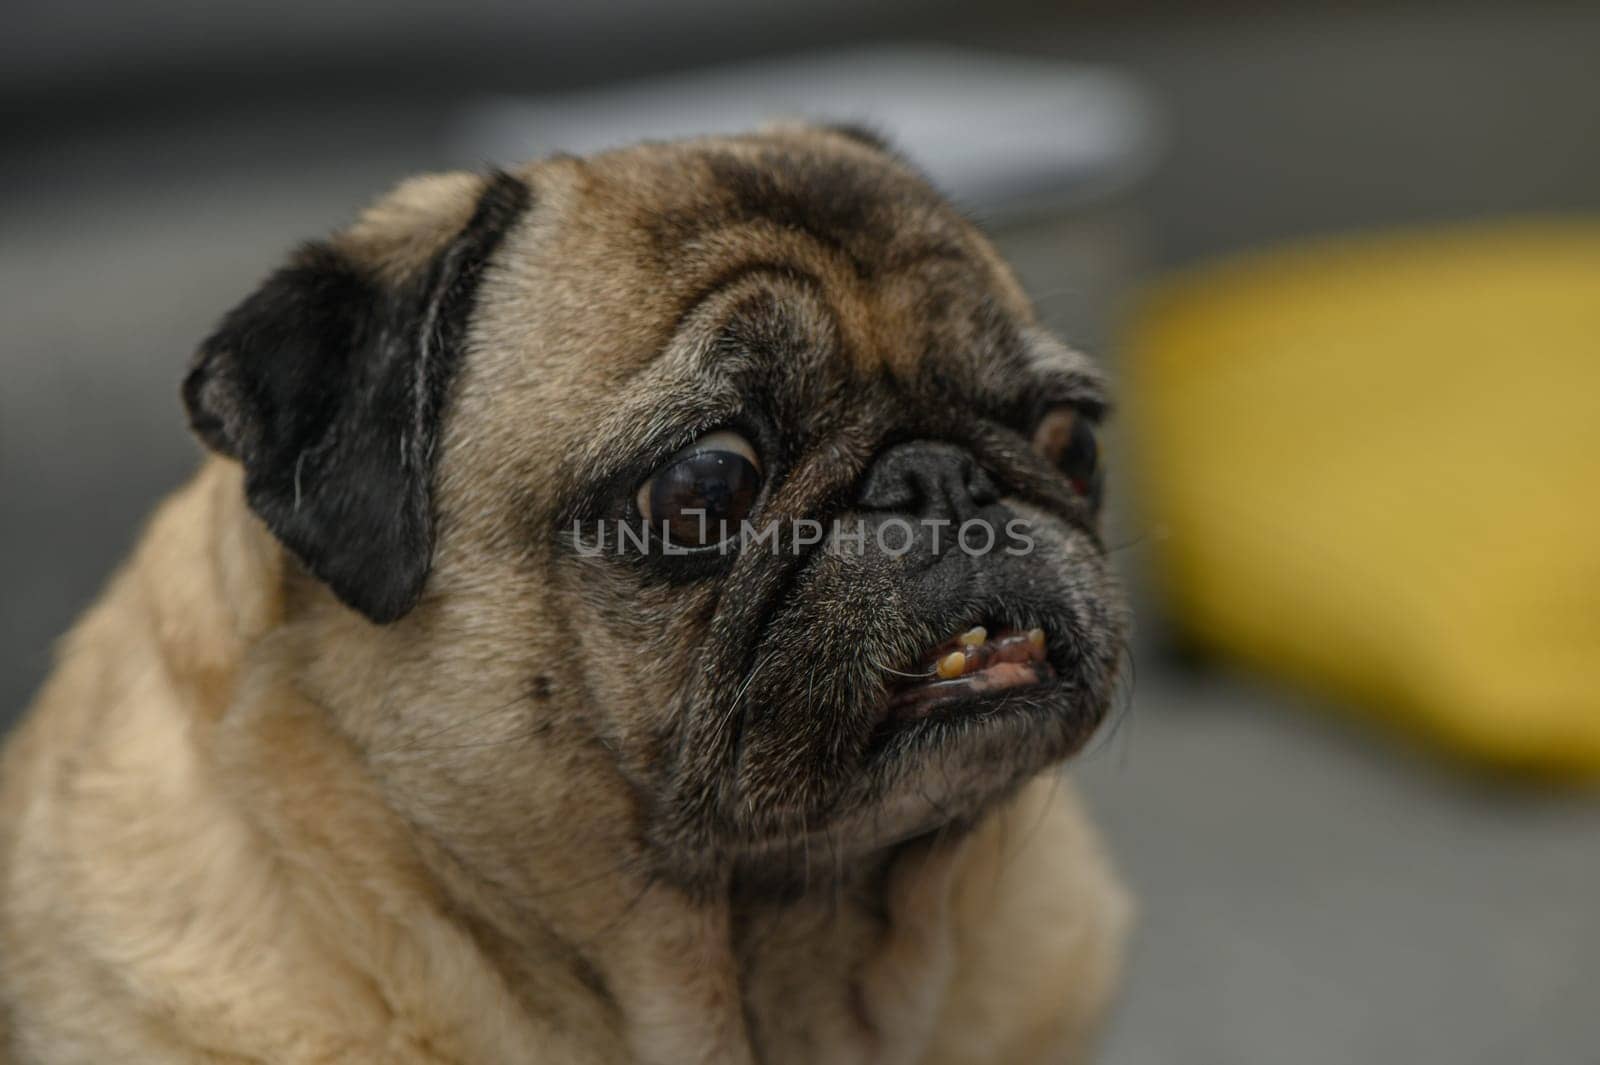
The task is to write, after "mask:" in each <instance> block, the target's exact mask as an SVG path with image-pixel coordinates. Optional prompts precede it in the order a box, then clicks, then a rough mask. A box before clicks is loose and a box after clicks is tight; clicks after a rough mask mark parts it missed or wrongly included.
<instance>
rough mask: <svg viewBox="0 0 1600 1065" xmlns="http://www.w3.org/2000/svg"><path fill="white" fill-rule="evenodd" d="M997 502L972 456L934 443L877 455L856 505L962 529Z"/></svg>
mask: <svg viewBox="0 0 1600 1065" xmlns="http://www.w3.org/2000/svg"><path fill="white" fill-rule="evenodd" d="M997 498H999V492H998V491H996V490H995V486H994V482H993V481H991V480H990V479H989V475H988V474H987V473H985V472H984V471H983V467H981V466H979V465H978V460H977V459H976V458H975V457H973V454H972V452H970V451H967V450H966V449H965V448H960V447H957V446H956V445H954V444H947V443H943V442H941V441H934V440H912V441H909V442H907V443H904V444H896V445H895V446H894V447H891V448H889V449H888V450H887V451H885V452H884V453H883V454H881V455H879V456H878V458H877V461H876V462H874V463H873V464H872V466H871V468H870V469H868V470H867V475H866V477H865V478H864V479H863V481H862V484H861V493H860V495H859V496H858V497H857V499H856V502H857V503H858V504H859V505H860V506H862V507H863V508H865V509H868V510H893V511H898V512H900V513H903V514H910V515H912V516H914V517H917V518H927V519H932V520H936V521H937V520H944V521H950V522H953V523H955V524H958V525H959V524H960V523H961V522H964V521H966V520H968V519H969V518H972V517H975V516H976V515H977V513H978V511H979V509H980V508H981V507H983V506H984V505H985V504H988V503H993V502H994V501H995V500H996V499H997Z"/></svg>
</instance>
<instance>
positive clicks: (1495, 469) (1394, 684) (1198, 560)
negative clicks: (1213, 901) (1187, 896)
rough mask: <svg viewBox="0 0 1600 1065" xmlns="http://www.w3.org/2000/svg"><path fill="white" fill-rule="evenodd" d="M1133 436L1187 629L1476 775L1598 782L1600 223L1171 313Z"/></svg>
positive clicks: (1475, 232)
mask: <svg viewBox="0 0 1600 1065" xmlns="http://www.w3.org/2000/svg"><path fill="white" fill-rule="evenodd" d="M1129 340H1130V342H1129V344H1128V345H1127V359H1128V379H1129V386H1130V387H1129V389H1128V404H1127V407H1128V417H1129V422H1130V424H1131V427H1132V432H1133V434H1134V437H1133V443H1134V445H1135V447H1136V452H1137V461H1138V464H1139V466H1140V473H1141V475H1142V482H1143V486H1144V489H1145V505H1146V508H1147V517H1148V518H1149V520H1150V521H1151V522H1152V523H1153V524H1154V525H1155V526H1156V527H1157V528H1160V529H1162V530H1163V531H1164V533H1165V535H1164V536H1163V537H1161V538H1160V540H1159V546H1158V548H1157V550H1158V552H1159V560H1160V563H1161V565H1162V568H1163V575H1164V577H1165V578H1166V587H1167V590H1168V592H1169V594H1170V596H1171V601H1172V605H1173V607H1174V613H1175V614H1176V617H1177V620H1178V622H1179V623H1180V625H1182V626H1183V628H1184V629H1185V631H1186V632H1187V633H1188V634H1189V635H1190V636H1192V637H1193V638H1194V639H1196V640H1197V641H1198V642H1199V643H1200V645H1201V646H1203V647H1206V648H1209V649H1211V650H1213V651H1216V652H1220V653H1222V654H1225V655H1230V656H1234V657H1238V658H1242V659H1245V660H1247V661H1249V662H1251V663H1252V664H1254V665H1257V666H1261V667H1265V668H1268V669H1270V670H1272V671H1274V672H1277V673H1280V674H1285V675H1289V676H1292V677H1295V678H1299V679H1303V680H1307V681H1312V682H1314V683H1316V684H1318V685H1319V686H1321V687H1323V688H1326V689H1329V690H1332V691H1334V692H1336V693H1337V694H1339V695H1340V696H1342V697H1344V698H1346V699H1348V700H1351V701H1353V702H1355V703H1357V704H1358V705H1364V706H1366V707H1369V708H1370V709H1371V710H1372V712H1373V713H1374V714H1376V715H1378V716H1379V717H1380V718H1382V719H1383V720H1386V721H1392V722H1394V723H1395V724H1398V725H1403V726H1406V727H1408V728H1409V729H1410V730H1411V731H1413V732H1414V733H1415V734H1418V735H1421V736H1423V737H1425V738H1427V739H1429V740H1431V741H1435V742H1441V743H1443V744H1445V745H1447V746H1448V747H1450V748H1451V749H1453V750H1455V751H1457V752H1460V753H1464V754H1467V755H1470V756H1472V757H1474V758H1477V759H1481V760H1486V761H1487V762H1489V763H1491V764H1493V765H1497V766H1502V767H1507V768H1512V769H1517V770H1529V771H1537V772H1544V773H1549V774H1558V775H1561V776H1569V777H1570V776H1575V775H1576V776H1584V777H1600V221H1570V220H1562V221H1550V222H1523V223H1516V224H1504V225H1496V226H1482V227H1472V228H1462V229H1453V230H1444V231H1435V232H1420V233H1408V234H1399V235H1394V236H1378V237H1361V238H1351V239H1346V240H1339V241H1333V242H1328V243H1325V244H1320V245H1312V246H1307V247H1302V248H1297V249H1292V250H1287V251H1280V252H1271V253H1266V254H1261V255H1255V256H1249V257H1244V258H1240V259H1238V260H1233V261H1230V262H1227V263H1224V264H1222V265H1219V266H1215V267H1211V268H1207V269H1203V270H1200V271H1198V272H1196V273H1194V274H1191V275H1188V276H1185V277H1182V278H1179V279H1177V280H1174V281H1172V282H1169V283H1167V284H1165V285H1163V286H1161V287H1159V288H1158V289H1157V290H1156V292H1155V293H1154V294H1153V295H1152V297H1151V299H1150V300H1149V301H1148V302H1147V303H1146V304H1145V305H1144V306H1143V308H1142V310H1141V313H1140V314H1139V316H1138V317H1137V318H1136V319H1135V322H1134V329H1133V332H1132V335H1131V337H1130V338H1129Z"/></svg>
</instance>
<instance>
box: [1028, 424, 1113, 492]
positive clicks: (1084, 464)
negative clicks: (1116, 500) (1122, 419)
mask: <svg viewBox="0 0 1600 1065" xmlns="http://www.w3.org/2000/svg"><path fill="white" fill-rule="evenodd" d="M1033 450H1034V451H1036V452H1038V453H1039V454H1040V455H1041V456H1043V457H1044V458H1045V459H1047V460H1048V461H1049V462H1051V463H1053V464H1054V465H1055V467H1056V468H1057V469H1059V470H1060V471H1061V472H1062V473H1063V474H1065V475H1066V478H1067V480H1068V481H1070V482H1072V488H1073V491H1075V492H1077V493H1078V494H1079V495H1081V496H1084V497H1086V498H1088V499H1090V500H1091V501H1094V502H1098V501H1099V498H1100V444H1099V442H1098V441H1097V440H1096V439H1095V435H1094V426H1093V425H1091V424H1090V423H1089V419H1087V418H1085V417H1084V416H1083V415H1082V414H1081V413H1080V412H1079V411H1077V410H1074V409H1073V408H1071V407H1056V408H1054V409H1053V410H1051V411H1049V412H1048V413H1046V414H1045V416H1044V417H1043V418H1041V419H1039V424H1038V426H1037V427H1035V429H1034V431H1033Z"/></svg>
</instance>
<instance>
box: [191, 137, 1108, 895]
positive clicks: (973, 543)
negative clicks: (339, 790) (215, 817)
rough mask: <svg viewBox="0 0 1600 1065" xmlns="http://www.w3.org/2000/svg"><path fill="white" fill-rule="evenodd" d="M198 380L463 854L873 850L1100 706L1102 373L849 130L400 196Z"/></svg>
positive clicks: (792, 861) (271, 301)
mask: <svg viewBox="0 0 1600 1065" xmlns="http://www.w3.org/2000/svg"><path fill="white" fill-rule="evenodd" d="M185 398H186V401H187V403H188V406H189V410H190V413H191V418H192V422H193V424H194V426H195V428H196V430H197V431H198V432H199V434H200V435H201V436H202V437H203V438H204V439H205V440H206V441H207V442H208V443H209V444H210V445H211V446H212V447H213V448H214V449H216V450H218V451H220V452H222V453H224V454H226V455H229V456H232V457H234V458H236V459H238V460H239V462H240V463H241V464H242V465H243V467H244V471H245V483H246V495H247V498H248V500H249V503H250V505H251V507H252V509H254V511H255V512H256V513H257V514H258V515H259V516H260V518H261V519H262V520H263V521H264V523H265V524H266V526H267V527H268V528H269V529H270V530H271V531H272V533H273V534H274V535H275V536H276V537H277V538H278V539H279V540H281V541H282V543H283V544H284V545H286V546H287V547H288V548H289V550H290V552H291V553H292V556H293V557H294V558H295V559H297V560H298V565H297V566H295V567H292V570H293V572H292V574H291V577H290V579H289V587H288V589H287V599H286V601H287V602H288V604H289V606H288V621H287V623H286V626H285V627H286V629H288V630H290V631H292V632H298V633H299V634H300V637H299V638H298V639H297V640H290V641H289V643H290V644H292V646H293V647H294V648H295V650H294V651H293V652H292V654H290V661H292V667H293V668H294V669H295V670H297V675H298V677H299V680H298V683H299V684H300V685H301V686H302V687H303V689H304V690H305V691H306V692H307V693H308V695H310V696H311V697H312V698H313V699H314V700H315V701H317V702H319V703H321V704H322V705H324V706H326V707H327V708H328V711H329V713H331V714H333V715H334V716H335V718H336V719H337V722H338V724H339V726H340V727H341V728H342V729H343V730H344V731H345V732H346V733H347V734H348V735H349V736H350V737H351V738H352V740H353V741H354V742H355V743H356V744H357V745H358V746H359V747H360V748H361V749H362V750H363V752H364V753H365V756H366V760H367V763H368V765H369V766H370V767H371V770H372V773H373V775H374V777H375V778H376V779H377V781H378V782H379V784H380V786H381V787H382V788H383V789H384V790H385V792H386V794H387V795H388V796H389V797H390V799H391V800H392V801H393V802H394V803H395V805H396V806H397V807H399V808H400V809H401V810H402V812H403V813H404V814H405V815H406V816H407V817H408V818H409V819H410V820H411V821H412V823H413V824H415V825H417V826H418V827H419V828H420V829H422V830H424V831H427V832H429V833H430V834H431V835H433V836H434V837H436V838H438V839H440V840H443V841H444V842H445V843H446V844H447V845H448V847H449V849H450V851H451V852H452V853H453V854H454V855H455V856H456V857H457V858H459V859H460V860H462V861H464V862H466V863H467V864H469V865H472V866H474V867H476V868H482V869H493V868H503V867H506V866H507V865H511V866H515V865H517V864H518V863H519V862H523V861H525V860H531V859H525V858H524V857H523V856H522V852H523V851H526V850H541V851H543V852H544V854H545V855H546V856H548V854H549V853H551V852H552V850H560V849H561V848H560V846H559V844H561V843H562V842H570V843H571V844H572V845H573V846H574V847H579V848H586V849H589V850H594V849H596V848H600V849H605V848H606V847H607V846H608V845H609V844H611V843H615V844H616V846H617V848H620V851H619V853H626V854H630V855H633V856H635V857H636V858H638V859H639V860H641V861H644V862H646V863H648V864H649V866H650V868H651V871H652V875H657V876H665V877H667V878H669V879H673V880H676V881H679V882H681V883H684V884H690V885H705V884H708V883H714V882H718V880H719V878H725V877H727V876H729V875H736V876H737V875H748V876H754V877H762V876H767V875H777V876H783V875H785V874H786V873H787V872H792V871H793V870H794V869H795V868H796V867H797V863H799V862H800V861H802V860H803V857H804V856H805V855H807V854H808V853H810V852H811V851H812V850H816V849H817V848H818V846H819V845H821V846H822V847H825V848H826V849H825V850H817V853H819V854H820V853H826V854H827V855H828V856H829V860H830V861H842V860H844V859H846V858H849V857H851V856H852V855H862V854H865V853H867V852H872V851H881V850H884V849H886V848H888V847H890V846H892V845H893V844H895V843H896V842H898V841H901V840H905V839H908V838H911V837H914V836H917V835H920V834H925V833H927V832H929V831H931V830H934V829H937V828H940V827H943V826H946V825H949V824H952V823H961V822H964V821H969V820H970V819H971V818H972V817H973V816H974V815H975V814H977V813H979V812H981V811H982V810H983V809H984V808H985V807H986V806H987V805H988V804H989V803H992V802H993V801H995V800H996V799H997V798H999V797H1001V796H1003V795H1004V794H1006V793H1007V792H1008V790H1009V789H1011V788H1013V787H1015V786H1016V785H1017V784H1019V783H1020V782H1021V781H1023V780H1025V779H1026V778H1028V777H1030V776H1032V775H1034V774H1036V773H1037V772H1039V771H1040V770H1041V769H1043V768H1045V767H1047V766H1048V765H1050V764H1051V763H1053V762H1056V761H1058V760H1060V759H1062V758H1064V757H1066V756H1068V755H1070V754H1072V753H1073V752H1074V751H1076V750H1077V749H1078V748H1079V747H1080V746H1081V745H1082V744H1083V743H1084V742H1085V740H1086V739H1087V738H1088V737H1089V735H1090V734H1091V732H1092V731H1093V730H1094V729H1095V727H1096V725H1097V724H1098V723H1099V722H1100V721H1101V719H1102V717H1103V715H1104V714H1105V712H1106V709H1107V706H1108V703H1109V701H1110V699H1111V697H1112V686H1113V683H1114V677H1115V673H1116V663H1117V660H1118V657H1119V651H1120V646H1121V639H1122V632H1123V608H1122V606H1121V600H1120V598H1119V595H1118V593H1117V591H1116V589H1115V586H1114V583H1113V580H1112V578H1111V576H1110V573H1109V570H1108V566H1107V563H1106V559H1105V553H1104V549H1103V546H1102V544H1101V542H1100V540H1099V538H1098V535H1097V531H1096V527H1097V526H1096V523H1097V509H1098V504H1099V487H1098V486H1099V471H1098V469H1097V468H1096V448H1095V437H1094V431H1095V429H1094V426H1095V422H1096V420H1097V418H1098V416H1099V415H1100V413H1101V411H1102V409H1103V407H1104V403H1105V400H1104V396H1103V394H1102V388H1101V384H1100V381H1099V378H1098V376H1097V374H1096V373H1095V371H1094V370H1093V368H1092V367H1091V366H1090V365H1089V364H1088V363H1087V361H1086V360H1085V359H1084V358H1083V357H1082V356H1081V355H1079V354H1077V353H1075V352H1074V351H1072V350H1070V349H1069V348H1067V347H1065V346H1064V345H1062V344H1060V343H1059V342H1057V341H1055V340H1053V339H1052V338H1050V337H1049V336H1047V335H1046V334H1045V333H1043V332H1042V331H1041V330H1040V329H1039V327H1038V326H1037V325H1036V323H1035V320H1034V316H1033V312H1032V310H1031V308H1030V305H1029V304H1028V302H1027V300H1026V299H1025V297H1024V296H1023V295H1022V293H1021V291H1020V290H1019V288H1018V285H1017V283H1016V282H1015V280H1014V279H1013V277H1012V275H1011V274H1010V272H1009V271H1008V270H1007V268H1006V267H1005V265H1004V264H1003V263H1002V262H1001V261H1000V259H999V258H998V256H997V255H996V253H995V251H994V249H993V248H992V247H991V246H990V245H989V244H988V243H987V242H986V241H985V240H984V238H983V237H982V236H981V235H980V234H979V233H978V232H977V231H976V230H975V229H974V228H973V227H972V226H971V225H970V224H969V223H967V222H966V221H965V220H963V219H962V218H961V217H960V216H959V215H958V214H957V213H956V212H955V211H954V210H953V209H952V208H951V207H950V206H948V205H947V204H946V203H945V202H944V201H943V200H942V199H941V198H940V197H939V196H938V195H937V194H936V193H935V192H934V191H933V190H932V189H930V188H929V187H928V185H927V184H926V183H925V182H924V181H923V180H922V179H921V178H920V177H919V176H918V175H917V174H916V173H915V171H913V170H912V169H911V168H910V167H909V166H907V165H906V164H905V163H903V162H902V161H900V160H898V159H897V158H896V157H894V156H893V155H892V154H891V153H890V152H888V151H886V150H884V148H883V147H882V146H881V145H879V144H877V143H874V142H872V141H871V140H870V139H866V138H863V137H861V136H858V135H856V134H853V133H850V132H840V131H832V130H826V129H812V128H805V129H787V130H775V131H771V132H768V133H763V134H760V135H755V136H749V137H740V138H728V139H714V140H700V141H689V142H683V143H676V144H665V145H651V146H645V147H640V148H633V149H628V150H623V151H618V152H613V153H608V154H605V155H601V156H597V157H594V158H591V159H585V160H577V159H556V160H552V161H548V162H544V163H540V164H537V165H534V166H531V167H528V168H526V169H524V170H520V171H517V172H515V173H509V174H496V175H494V176H490V177H477V176H471V175H465V174H455V175H444V176H439V177H432V178H423V179H418V180H416V181H412V182H408V183H407V184H405V185H402V186H401V187H400V188H399V189H398V190H396V191H395V192H394V193H392V194H391V195H390V196H388V197H387V198H385V199H384V200H383V201H380V202H379V203H378V204H377V205H376V206H375V207H374V208H373V209H372V210H370V211H369V212H368V213H367V214H366V215H365V216H364V217H363V218H362V219H361V220H360V221H359V222H358V223H357V224H355V225H354V226H352V227H351V228H349V229H348V230H346V231H344V232H342V233H341V234H339V235H337V236H336V237H334V238H333V239H332V240H330V241H328V242H326V243H321V244H316V245H311V246H309V247H307V248H305V249H303V250H302V251H301V252H300V253H299V254H298V255H297V256H296V257H295V258H294V259H293V261H292V262H291V263H290V265H289V266H287V267H286V268H284V269H283V270H281V271H279V272H278V273H277V274H276V275H274V276H273V277H272V278H271V279H269V280H268V281H267V282H266V284H265V285H264V287H263V288H262V289H261V290H259V291H258V292H257V293H256V294H255V295H253V296H251V297H250V298H249V299H248V300H247V301H246V302H245V303H243V304H242V305H241V306H240V307H239V308H237V309H236V310H235V311H233V312H232V314H230V315H229V316H228V317H227V318H226V319H225V320H224V322H223V324H222V326H221V327H220V328H219V330H218V331H217V333H216V334H215V335H214V336H213V337H211V338H210V339H209V340H208V341H207V342H206V344H205V346H204V347H203V349H202V351H201V353H200V356H199V358H198V360H197V362H196V364H195V367H194V369H193V371H192V372H191V374H190V376H189V378H188V380H187V381H186V383H185ZM330 593H331V594H330ZM282 642H283V641H280V643H282ZM280 653H281V647H280Z"/></svg>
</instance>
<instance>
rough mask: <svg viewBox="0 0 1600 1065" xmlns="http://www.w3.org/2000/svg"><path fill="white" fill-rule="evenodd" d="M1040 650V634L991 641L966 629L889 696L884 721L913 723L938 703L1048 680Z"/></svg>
mask: <svg viewBox="0 0 1600 1065" xmlns="http://www.w3.org/2000/svg"><path fill="white" fill-rule="evenodd" d="M1046 646H1047V639H1046V636H1045V633H1044V630H1042V629H1029V630H1027V631H1021V630H1017V629H1002V630H1000V631H998V632H997V633H996V634H995V635H994V636H993V637H990V636H989V633H988V630H987V629H985V628H983V627H982V626H976V627H974V628H971V629H968V630H967V631H965V632H963V633H960V634H959V635H957V636H954V637H952V638H950V639H949V640H946V641H945V642H944V643H942V644H940V645H939V646H938V647H936V648H934V649H933V650H932V651H930V652H929V653H928V654H927V655H926V656H925V657H924V660H923V663H922V664H923V669H922V670H921V671H919V672H918V673H916V674H913V675H912V676H911V678H910V679H909V680H908V682H907V683H905V684H902V685H900V686H899V687H898V688H897V689H896V690H895V691H894V692H893V693H892V694H891V695H890V698H889V703H888V717H889V719H890V720H902V721H903V720H913V719H916V718H920V717H925V716H927V715H928V714H929V713H931V712H932V711H933V709H934V708H935V707H937V706H938V705H939V704H941V703H946V702H950V701H952V700H955V699H962V698H966V697H969V696H975V695H985V694H990V693H994V692H999V691H1005V690H1007V689H1010V688H1021V687H1026V686H1029V685H1033V684H1040V683H1043V682H1045V681H1047V680H1051V679H1053V678H1054V677H1055V675H1056V672H1055V670H1054V669H1053V668H1052V667H1051V665H1050V663H1049V660H1048V659H1047V657H1046V653H1045V652H1046Z"/></svg>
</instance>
